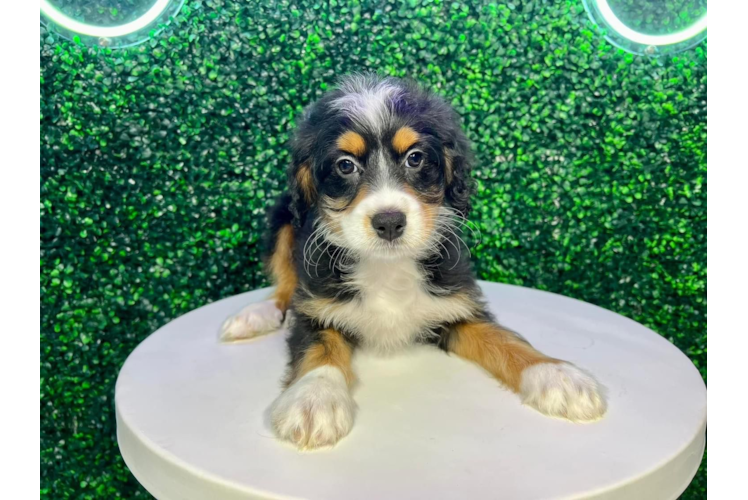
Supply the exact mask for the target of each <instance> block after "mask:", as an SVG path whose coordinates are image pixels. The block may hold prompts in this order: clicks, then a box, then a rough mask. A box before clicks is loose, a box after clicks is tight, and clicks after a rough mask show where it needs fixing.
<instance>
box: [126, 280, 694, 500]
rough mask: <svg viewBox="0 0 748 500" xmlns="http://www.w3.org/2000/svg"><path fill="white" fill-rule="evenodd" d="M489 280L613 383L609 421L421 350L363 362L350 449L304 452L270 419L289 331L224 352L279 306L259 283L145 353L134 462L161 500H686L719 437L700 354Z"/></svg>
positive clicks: (132, 429)
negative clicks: (230, 325) (266, 308)
mask: <svg viewBox="0 0 748 500" xmlns="http://www.w3.org/2000/svg"><path fill="white" fill-rule="evenodd" d="M481 286H482V287H483V289H484V291H485V293H486V296H487V298H488V301H489V303H490V305H491V308H492V310H493V311H494V312H495V313H496V315H497V318H498V319H499V321H500V322H502V323H503V324H504V325H506V326H507V327H509V328H511V329H513V330H516V331H518V332H520V333H522V334H523V335H524V336H525V337H526V338H527V339H528V340H529V341H530V342H531V343H532V344H533V345H535V346H536V347H537V348H539V349H540V350H541V351H544V352H546V353H547V354H549V355H551V356H554V357H558V358H562V359H566V360H569V361H571V362H573V363H575V364H577V365H578V366H580V367H583V368H586V369H588V370H589V371H591V372H592V373H594V374H595V375H596V376H597V377H598V379H599V380H600V381H601V382H602V383H603V384H604V385H605V386H606V387H607V389H608V401H609V410H608V413H607V415H606V417H605V418H604V419H603V420H601V421H599V422H596V423H592V424H573V423H570V422H567V421H564V420H558V419H552V418H547V417H544V416H543V415H541V414H539V413H537V412H536V411H534V410H532V409H530V408H528V407H525V406H522V405H521V404H520V401H519V398H518V397H517V396H516V395H514V394H512V393H511V392H509V391H506V390H503V389H502V388H500V387H499V384H498V383H497V382H496V381H494V380H493V379H491V377H489V376H488V375H487V374H486V373H485V372H483V371H482V370H481V369H480V368H478V367H477V366H474V365H472V364H470V363H468V362H465V361H463V360H461V359H458V358H456V357H453V356H448V355H446V354H444V353H443V352H441V351H439V350H437V349H435V348H431V347H427V346H420V347H416V348H413V349H412V350H410V351H408V352H405V353H402V354H398V355H396V356H393V357H388V358H377V357H373V356H372V355H370V354H366V353H360V354H357V355H356V357H355V360H354V363H355V366H356V371H357V374H358V376H359V380H360V382H359V384H358V386H357V388H356V389H355V392H354V397H355V399H356V401H357V403H358V406H359V410H358V413H357V415H356V422H355V425H354V427H353V430H352V432H351V433H350V435H348V436H347V437H346V438H344V439H343V440H342V441H340V443H338V444H337V446H335V447H334V448H332V449H327V450H322V451H316V452H305V453H303V452H298V451H296V450H295V449H294V448H292V447H291V446H290V445H287V444H286V443H283V442H279V441H278V440H277V439H275V437H274V436H273V434H272V432H271V430H270V428H269V426H268V423H267V418H266V410H267V408H268V406H269V405H270V403H271V402H272V401H273V400H274V399H275V397H276V396H277V395H278V394H279V392H280V382H279V381H280V379H281V376H282V374H283V372H284V369H285V363H286V349H285V343H284V336H285V332H278V333H273V334H270V335H268V336H265V337H261V338H258V339H255V340H253V341H250V342H245V343H234V344H221V343H219V341H218V329H219V328H220V326H221V324H222V322H223V321H224V319H226V317H228V316H229V315H231V314H234V313H236V312H238V311H239V310H240V309H242V308H243V307H244V306H246V305H247V304H249V303H251V302H255V301H260V300H264V299H266V298H267V296H268V294H269V291H268V290H257V291H254V292H249V293H245V294H242V295H237V296H235V297H231V298H228V299H225V300H221V301H219V302H216V303H213V304H210V305H207V306H205V307H202V308H200V309H197V310H195V311H192V312H190V313H188V314H185V315H184V316H182V317H180V318H178V319H176V320H174V321H172V322H171V323H169V324H167V325H166V326H164V327H163V328H161V329H159V330H158V331H157V332H155V333H154V334H153V335H151V336H150V337H148V338H147V339H146V340H145V341H143V343H141V344H140V345H139V346H138V347H137V348H136V349H135V351H133V353H132V354H131V355H130V357H129V358H128V359H127V361H126V362H125V365H124V366H123V368H122V371H121V372H120V374H119V379H118V380H117V388H116V397H115V400H116V411H117V439H118V441H119V447H120V451H121V453H122V456H123V457H124V459H125V462H126V463H127V466H128V467H129V468H130V470H131V471H132V473H133V474H134V475H135V477H136V478H137V479H138V481H140V483H141V484H142V485H143V486H144V487H145V488H146V489H147V490H148V491H150V492H151V493H152V494H153V495H154V496H155V497H156V498H159V499H210V500H213V499H217V500H220V499H249V498H309V499H324V500H336V499H340V500H352V499H357V500H358V499H385V498H386V499H424V498H428V499H463V498H471V499H481V498H503V499H511V500H521V499H547V498H596V499H637V500H644V499H657V500H664V499H669V498H677V497H678V495H679V494H680V493H681V492H682V491H683V490H684V489H685V488H686V486H687V485H688V484H689V482H690V481H691V479H692V478H693V476H694V474H695V473H696V470H697V468H698V466H699V463H700V461H701V457H702V455H703V451H704V443H705V431H706V389H705V387H704V382H703V380H702V378H701V376H700V375H699V372H698V371H697V370H696V369H695V367H694V366H693V364H692V363H691V361H690V360H689V359H688V358H687V357H686V356H684V355H683V354H682V353H681V352H680V351H679V350H678V349H677V348H676V347H674V346H673V345H672V344H670V343H669V342H668V341H667V340H665V339H663V338H662V337H660V336H659V335H657V334H656V333H654V332H652V331H651V330H649V329H647V328H645V327H644V326H642V325H640V324H638V323H636V322H634V321H631V320H629V319H627V318H625V317H623V316H619V315H618V314H615V313H612V312H610V311H607V310H605V309H601V308H599V307H596V306H593V305H591V304H587V303H584V302H580V301H577V300H574V299H570V298H566V297H562V296H559V295H555V294H551V293H547V292H541V291H537V290H531V289H527V288H521V287H516V286H509V285H500V284H494V283H485V282H481Z"/></svg>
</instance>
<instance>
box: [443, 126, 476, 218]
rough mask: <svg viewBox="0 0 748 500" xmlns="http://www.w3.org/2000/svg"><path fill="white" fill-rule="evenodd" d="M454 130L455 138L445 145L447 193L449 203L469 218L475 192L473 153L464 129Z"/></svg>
mask: <svg viewBox="0 0 748 500" xmlns="http://www.w3.org/2000/svg"><path fill="white" fill-rule="evenodd" d="M453 132H454V135H453V137H454V140H453V141H450V142H449V143H448V144H446V145H445V147H444V158H445V162H446V165H445V171H444V175H445V183H446V192H445V195H446V199H447V203H449V205H450V206H451V207H452V208H454V209H455V210H457V211H458V212H459V213H460V214H461V215H462V216H463V217H466V218H467V217H468V215H470V195H471V194H472V192H473V179H472V178H471V177H470V171H471V170H472V167H473V153H472V151H471V150H470V143H469V142H468V140H467V138H466V137H465V134H464V133H463V132H462V130H460V129H459V128H457V127H455V129H454V131H453Z"/></svg>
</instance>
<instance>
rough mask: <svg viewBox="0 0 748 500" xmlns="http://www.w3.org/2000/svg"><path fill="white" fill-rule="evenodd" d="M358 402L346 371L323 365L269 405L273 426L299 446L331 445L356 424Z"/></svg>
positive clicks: (276, 431) (317, 446) (300, 447)
mask: <svg viewBox="0 0 748 500" xmlns="http://www.w3.org/2000/svg"><path fill="white" fill-rule="evenodd" d="M355 411H356V403H354V401H353V398H351V395H350V392H349V390H348V386H347V384H346V381H345V377H344V376H343V373H342V372H341V371H340V370H339V369H337V368H334V367H331V366H324V367H321V368H317V369H315V370H312V371H311V372H309V373H307V374H306V375H304V376H303V377H302V378H300V379H299V380H298V381H297V382H296V383H294V384H293V385H292V386H291V387H289V388H288V389H286V391H285V392H284V393H283V394H281V395H280V396H279V397H278V399H276V400H275V402H274V403H273V405H272V406H271V408H270V417H271V420H272V424H273V430H275V433H276V434H277V435H278V437H279V438H281V439H283V440H286V441H290V442H291V443H293V444H294V445H296V446H297V447H298V448H299V449H302V450H305V449H306V450H309V449H314V448H320V447H323V446H331V445H333V444H335V443H337V442H338V441H339V440H340V439H341V438H343V437H345V436H346V435H347V434H348V433H349V432H350V430H351V427H352V426H353V414H354V413H355Z"/></svg>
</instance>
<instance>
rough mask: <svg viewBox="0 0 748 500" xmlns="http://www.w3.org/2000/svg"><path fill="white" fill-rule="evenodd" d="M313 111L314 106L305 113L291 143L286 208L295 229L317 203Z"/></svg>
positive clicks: (302, 222) (315, 136)
mask: <svg viewBox="0 0 748 500" xmlns="http://www.w3.org/2000/svg"><path fill="white" fill-rule="evenodd" d="M313 110H314V105H312V106H311V107H310V108H308V109H307V110H306V111H305V113H304V115H303V116H302V117H301V120H300V121H299V123H298V126H297V129H296V132H295V133H294V137H293V140H292V142H291V166H290V167H289V169H288V189H289V192H290V194H291V203H290V205H289V207H288V208H289V210H290V211H291V214H292V215H293V225H294V227H297V228H298V227H301V226H303V225H304V223H305V222H306V217H307V214H308V213H309V210H311V209H312V207H314V205H315V203H316V202H317V187H316V183H315V179H314V169H313V155H312V150H313V147H314V144H315V142H316V139H317V131H316V130H315V127H313V126H312V118H311V116H312V111H313Z"/></svg>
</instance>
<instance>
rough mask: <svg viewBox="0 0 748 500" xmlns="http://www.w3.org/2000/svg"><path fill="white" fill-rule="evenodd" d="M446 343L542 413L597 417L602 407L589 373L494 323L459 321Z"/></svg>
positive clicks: (584, 418) (573, 417)
mask: <svg viewBox="0 0 748 500" xmlns="http://www.w3.org/2000/svg"><path fill="white" fill-rule="evenodd" d="M446 347H447V350H448V351H450V352H453V353H455V354H457V355H458V356H460V357H462V358H465V359H467V360H469V361H473V362H475V363H477V364H478V365H480V366H481V367H483V368H484V369H485V370H487V371H488V372H489V373H490V374H491V375H493V376H494V377H496V378H497V379H498V380H499V381H501V382H502V383H503V384H504V385H506V387H508V388H509V389H511V390H512V391H514V392H516V393H518V394H519V395H520V397H521V398H522V402H523V403H524V404H526V405H528V406H531V407H533V408H535V409H536V410H538V411H540V412H541V413H544V414H546V415H549V416H553V417H561V418H566V419H568V420H572V421H578V422H582V421H592V420H597V419H599V418H601V417H602V416H603V414H604V413H605V410H606V403H605V399H604V397H603V394H602V388H601V386H600V384H598V382H597V381H596V380H595V379H594V378H593V377H592V376H591V375H589V374H588V373H586V372H584V371H583V370H580V369H579V368H577V367H576V366H574V365H572V364H571V363H567V362H565V361H561V360H558V359H553V358H550V357H548V356H546V355H545V354H543V353H541V352H539V351H537V350H536V349H535V348H533V347H532V346H531V345H530V344H529V343H527V342H526V341H525V340H524V339H522V338H521V337H519V336H518V335H517V334H515V333H513V332H511V331H509V330H506V329H505V328H502V327H501V326H499V325H497V324H495V323H491V322H487V321H476V322H464V323H460V324H457V325H455V326H454V327H453V328H452V329H451V331H450V334H449V337H448V338H447V345H446Z"/></svg>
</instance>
